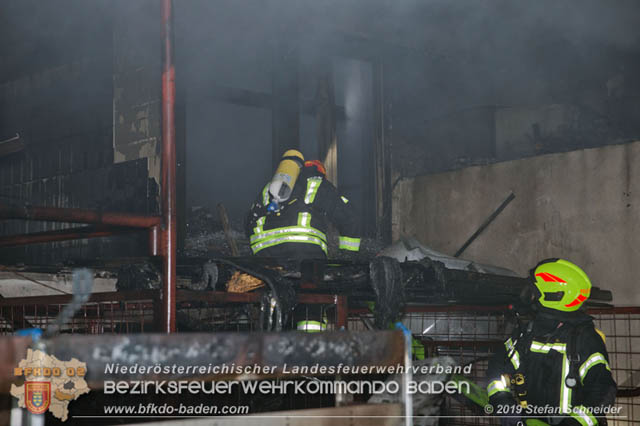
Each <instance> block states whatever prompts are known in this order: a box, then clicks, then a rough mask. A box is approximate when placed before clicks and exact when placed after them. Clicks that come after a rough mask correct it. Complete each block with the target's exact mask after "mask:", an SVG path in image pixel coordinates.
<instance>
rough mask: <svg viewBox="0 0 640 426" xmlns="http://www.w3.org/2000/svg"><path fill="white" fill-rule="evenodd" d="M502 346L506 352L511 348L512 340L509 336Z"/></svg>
mask: <svg viewBox="0 0 640 426" xmlns="http://www.w3.org/2000/svg"><path fill="white" fill-rule="evenodd" d="M504 347H505V348H506V349H507V352H510V351H511V349H513V341H512V340H511V338H508V339H507V341H506V342H504Z"/></svg>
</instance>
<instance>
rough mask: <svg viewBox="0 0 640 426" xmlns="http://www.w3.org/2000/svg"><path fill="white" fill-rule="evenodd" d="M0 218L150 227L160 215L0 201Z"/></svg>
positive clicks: (158, 221)
mask: <svg viewBox="0 0 640 426" xmlns="http://www.w3.org/2000/svg"><path fill="white" fill-rule="evenodd" d="M0 219H26V220H39V221H45V222H67V223H87V224H92V225H112V226H130V227H134V228H150V227H152V226H154V225H157V224H159V223H160V222H161V218H160V216H147V215H139V214H130V213H117V212H100V211H96V210H85V209H69V208H61V207H37V206H27V205H21V206H10V205H7V204H2V203H0Z"/></svg>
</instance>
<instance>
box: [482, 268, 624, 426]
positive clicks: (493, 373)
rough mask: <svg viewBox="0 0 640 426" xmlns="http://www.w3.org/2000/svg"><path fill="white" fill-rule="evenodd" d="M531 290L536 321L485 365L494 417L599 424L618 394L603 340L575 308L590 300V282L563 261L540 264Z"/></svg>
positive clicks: (510, 422)
mask: <svg viewBox="0 0 640 426" xmlns="http://www.w3.org/2000/svg"><path fill="white" fill-rule="evenodd" d="M531 283H532V286H533V290H534V294H535V296H534V298H535V303H536V307H537V313H536V315H535V317H534V318H533V320H531V321H529V323H528V324H526V325H524V326H521V327H520V328H518V329H516V330H515V331H514V333H513V334H512V336H511V337H510V338H509V339H507V341H506V342H504V345H503V346H502V347H501V348H500V350H499V351H498V352H497V353H496V354H495V355H494V356H493V357H492V359H491V360H490V361H489V368H488V370H487V376H488V386H487V391H488V394H489V400H490V402H491V405H492V406H493V409H494V413H496V414H497V415H500V416H501V422H502V425H508V426H511V425H517V424H522V423H519V422H523V421H524V420H525V419H527V418H528V417H537V418H538V420H543V421H545V422H546V423H548V424H550V425H559V424H561V425H576V426H596V425H599V424H600V425H601V424H603V422H606V420H605V414H606V413H607V411H608V410H610V407H611V405H612V404H613V402H614V400H615V395H616V389H617V388H616V383H615V382H614V380H613V377H612V375H611V368H610V366H609V357H608V354H607V349H606V346H605V339H604V335H603V334H602V333H601V332H600V331H599V330H597V329H596V328H595V327H594V324H593V319H592V318H591V317H590V316H589V315H587V314H586V313H585V312H584V310H583V309H581V308H582V307H583V306H584V303H585V301H587V300H588V298H589V295H590V294H591V281H590V280H589V277H588V276H587V274H586V273H585V272H584V271H583V270H582V269H581V268H580V267H578V266H577V265H575V264H573V263H571V262H569V261H567V260H564V259H546V260H543V261H542V262H540V263H538V265H536V267H534V268H533V269H532V270H531ZM544 407H547V408H544ZM538 416H542V417H543V418H540V417H538Z"/></svg>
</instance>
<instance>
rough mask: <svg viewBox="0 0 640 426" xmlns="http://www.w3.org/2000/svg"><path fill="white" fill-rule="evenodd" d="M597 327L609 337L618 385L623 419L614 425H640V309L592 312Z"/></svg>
mask: <svg viewBox="0 0 640 426" xmlns="http://www.w3.org/2000/svg"><path fill="white" fill-rule="evenodd" d="M589 313H590V314H591V315H592V316H593V317H594V318H595V320H594V323H595V325H596V327H597V328H598V329H599V330H601V331H602V332H603V333H604V335H605V336H606V345H607V352H608V353H609V365H610V366H611V373H612V374H613V378H614V379H615V381H616V383H617V384H618V398H617V399H616V404H617V405H618V406H619V407H621V409H622V412H621V413H620V418H616V419H613V420H612V421H611V424H615V425H629V424H640V307H628V308H610V309H592V310H590V311H589Z"/></svg>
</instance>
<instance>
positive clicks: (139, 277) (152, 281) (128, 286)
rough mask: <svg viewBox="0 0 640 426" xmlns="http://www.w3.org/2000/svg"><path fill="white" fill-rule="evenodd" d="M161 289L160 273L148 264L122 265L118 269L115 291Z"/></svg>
mask: <svg viewBox="0 0 640 426" xmlns="http://www.w3.org/2000/svg"><path fill="white" fill-rule="evenodd" d="M160 288H162V279H161V277H160V272H159V271H158V269H157V268H156V267H155V265H153V264H152V263H150V262H146V263H133V264H129V265H122V266H120V268H119V269H118V281H116V290H117V291H130V290H158V289H160Z"/></svg>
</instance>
